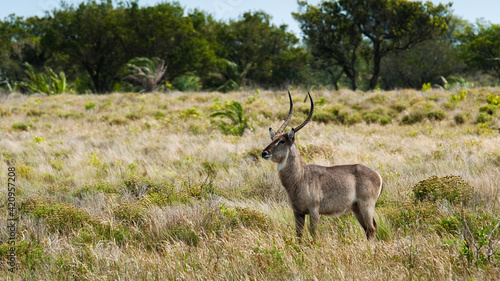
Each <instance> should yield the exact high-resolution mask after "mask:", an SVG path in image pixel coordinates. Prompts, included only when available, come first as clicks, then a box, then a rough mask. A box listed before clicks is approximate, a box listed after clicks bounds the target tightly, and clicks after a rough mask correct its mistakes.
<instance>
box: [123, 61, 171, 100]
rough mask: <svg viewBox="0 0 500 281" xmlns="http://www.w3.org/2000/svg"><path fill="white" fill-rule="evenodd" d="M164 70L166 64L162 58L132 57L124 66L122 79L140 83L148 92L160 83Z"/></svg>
mask: <svg viewBox="0 0 500 281" xmlns="http://www.w3.org/2000/svg"><path fill="white" fill-rule="evenodd" d="M166 71H167V66H166V65H165V61H164V60H162V59H159V58H153V59H149V58H133V59H131V60H130V61H129V62H128V63H127V65H126V66H125V70H124V73H123V75H124V77H123V79H124V80H133V81H135V82H138V83H140V84H141V85H142V87H143V88H144V91H145V92H147V93H149V92H152V91H153V90H154V89H155V88H156V87H157V86H158V85H159V84H160V82H161V81H162V79H163V76H164V75H165V72H166Z"/></svg>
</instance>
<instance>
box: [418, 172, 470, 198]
mask: <svg viewBox="0 0 500 281" xmlns="http://www.w3.org/2000/svg"><path fill="white" fill-rule="evenodd" d="M412 189H413V195H414V196H415V199H416V200H418V201H421V202H423V201H431V202H436V201H438V200H447V201H449V202H450V203H452V204H455V205H458V204H460V203H463V204H467V203H468V202H469V201H470V200H471V199H472V195H473V193H474V187H472V186H471V185H469V183H468V182H466V181H464V180H463V179H462V178H461V177H460V176H453V175H450V176H445V177H441V178H438V177H437V176H432V177H430V178H428V179H426V180H423V181H420V182H419V183H417V184H416V185H415V186H413V188H412Z"/></svg>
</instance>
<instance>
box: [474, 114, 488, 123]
mask: <svg viewBox="0 0 500 281" xmlns="http://www.w3.org/2000/svg"><path fill="white" fill-rule="evenodd" d="M490 120H491V115H489V114H488V113H486V112H479V114H478V115H477V116H476V123H487V122H489V121H490Z"/></svg>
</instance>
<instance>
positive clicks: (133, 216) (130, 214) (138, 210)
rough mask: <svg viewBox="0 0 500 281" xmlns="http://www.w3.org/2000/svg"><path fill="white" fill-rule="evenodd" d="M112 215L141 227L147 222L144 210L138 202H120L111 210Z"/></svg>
mask: <svg viewBox="0 0 500 281" xmlns="http://www.w3.org/2000/svg"><path fill="white" fill-rule="evenodd" d="M113 215H114V216H115V218H116V219H118V220H120V221H122V222H124V223H125V224H128V225H134V226H136V227H140V228H142V227H145V226H146V224H147V217H146V211H145V209H144V206H143V205H142V204H140V203H125V204H120V205H118V206H117V207H116V208H115V209H114V210H113Z"/></svg>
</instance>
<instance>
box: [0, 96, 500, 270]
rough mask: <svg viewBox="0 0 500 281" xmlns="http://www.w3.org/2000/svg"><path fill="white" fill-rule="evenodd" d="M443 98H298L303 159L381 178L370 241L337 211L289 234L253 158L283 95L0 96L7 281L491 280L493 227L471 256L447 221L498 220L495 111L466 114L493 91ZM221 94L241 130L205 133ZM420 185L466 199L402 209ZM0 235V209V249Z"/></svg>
mask: <svg viewBox="0 0 500 281" xmlns="http://www.w3.org/2000/svg"><path fill="white" fill-rule="evenodd" d="M457 93H458V90H456V91H453V92H445V91H427V92H419V91H411V90H400V91H392V92H376V93H362V92H351V91H346V90H342V91H339V92H329V91H317V92H315V93H313V95H314V99H315V100H316V101H319V102H318V104H317V105H316V108H317V113H318V119H316V120H315V121H314V122H311V123H310V124H309V125H308V126H306V127H305V128H304V129H303V130H301V132H300V133H299V134H298V136H297V137H298V140H297V143H298V145H299V149H300V150H301V152H302V156H303V158H304V159H305V160H306V161H307V162H309V163H316V164H321V165H335V164H345V163H362V164H365V165H367V166H369V167H371V168H373V169H374V170H376V171H378V172H380V174H381V175H382V177H383V178H384V181H385V183H384V191H383V194H382V196H381V198H380V199H379V202H378V206H377V207H376V211H377V218H378V222H379V229H378V233H377V237H378V239H377V241H376V242H372V243H369V242H366V241H365V238H364V232H363V230H362V228H361V227H360V226H359V224H358V223H357V222H356V220H355V219H354V218H353V216H352V215H346V216H342V217H340V218H328V217H322V218H321V220H320V221H321V223H320V226H319V239H318V240H317V241H316V242H311V241H309V238H306V239H305V241H302V242H299V241H297V239H296V238H295V236H294V233H295V231H294V222H293V215H292V213H291V210H290V208H289V207H288V203H287V198H286V194H285V193H284V191H283V189H282V187H281V185H280V183H279V180H278V177H277V172H276V167H275V165H274V164H272V163H270V162H267V161H263V160H261V159H260V151H261V149H262V148H264V147H265V146H266V145H267V143H268V141H269V135H268V127H269V126H272V127H274V128H275V127H277V126H279V124H280V123H281V119H280V118H283V116H284V114H286V111H287V99H286V95H285V94H284V93H274V92H262V93H255V92H238V93H230V94H218V93H191V94H183V93H169V94H144V95H141V94H133V93H127V94H111V95H102V96H98V95H84V96H75V95H59V96H51V97H46V96H29V97H28V96H23V95H19V94H11V95H8V96H6V95H4V96H0V100H1V107H0V153H1V154H0V171H4V172H3V174H4V178H6V174H7V168H8V167H11V166H13V167H16V171H17V188H18V193H17V197H16V200H17V201H16V202H17V203H18V207H19V214H20V217H21V219H20V221H19V224H18V227H19V228H18V234H17V237H18V241H17V245H18V246H17V260H18V272H17V273H16V275H10V277H9V278H10V279H28V280H60V279H63V280H73V279H77V280H101V279H103V280H108V279H113V280H115V279H123V280H167V279H180V280H196V279H202V280H221V279H229V280H245V279H250V280H266V279H271V280H274V279H278V280H291V279H293V280H316V279H317V280H325V279H327V280H344V279H347V280H363V279H364V280H367V279H369V280H382V279H384V280H387V279H390V280H401V279H420V278H423V279H432V280H450V279H452V280H455V279H467V278H471V279H480V280H486V279H492V278H493V279H494V277H493V276H500V252H499V248H500V245H499V243H500V242H499V239H500V230H498V229H497V230H496V231H495V232H493V233H492V235H491V237H492V238H491V241H489V242H490V243H491V244H493V243H496V244H494V245H493V249H495V250H496V252H494V253H493V254H492V255H491V256H490V258H489V259H487V258H485V257H486V256H487V255H488V253H487V252H486V248H485V247H483V248H482V249H481V253H483V254H482V256H481V255H480V256H477V255H476V254H477V251H475V247H474V246H473V245H472V244H471V243H472V240H471V237H469V236H470V235H469V236H467V231H466V226H465V224H464V223H463V221H464V219H465V221H467V227H469V228H470V229H471V232H474V233H473V234H474V235H475V236H474V238H475V240H474V242H477V240H478V239H479V238H480V237H483V236H484V235H483V236H481V235H482V234H481V233H483V234H484V233H486V234H489V233H490V232H491V230H492V229H493V227H494V225H495V223H496V222H498V220H499V219H500V215H499V213H500V207H499V206H500V191H499V186H498V183H499V182H500V172H499V170H500V149H499V148H500V136H499V134H498V130H493V129H492V126H493V125H495V122H496V120H497V119H498V117H499V111H500V110H496V112H492V114H491V115H490V117H489V118H490V119H488V120H487V122H486V123H478V122H477V120H476V116H478V115H479V114H480V111H479V110H480V107H481V106H484V105H485V104H486V103H487V97H488V95H489V94H493V95H497V96H498V95H499V94H500V89H498V88H480V89H473V90H469V91H468V92H467V97H466V99H465V100H460V101H456V102H451V101H450V99H451V95H453V94H457ZM293 94H294V101H295V104H296V108H297V110H296V117H294V118H293V119H292V126H293V124H297V123H298V122H301V121H302V119H303V118H305V116H306V114H307V105H306V104H305V103H302V100H303V97H304V95H305V93H303V92H295V93H293ZM221 100H236V101H238V102H240V103H241V104H242V105H243V106H244V108H245V109H246V114H247V116H248V117H249V123H250V125H251V126H253V130H251V131H247V132H245V134H244V135H243V136H241V137H239V136H227V135H223V134H222V133H220V132H219V131H218V130H217V129H216V127H214V126H212V125H211V122H210V119H209V118H208V116H209V115H210V113H211V112H212V110H213V109H214V108H215V104H217V102H219V103H220V101H221ZM443 113H444V114H443ZM457 115H461V119H460V120H459V121H460V122H458V121H457V117H455V116H457ZM383 118H385V119H383ZM415 118H416V119H415ZM383 120H385V121H383ZM405 120H406V121H405ZM408 120H411V122H409V121H408ZM462 121H463V122H462ZM14 124H17V125H14ZM23 124H24V125H23ZM433 175H436V176H437V177H443V176H446V175H455V176H460V177H461V178H462V179H463V180H464V181H465V182H468V183H469V184H470V185H471V186H472V187H474V194H473V198H472V199H471V202H472V203H468V204H466V205H462V206H460V204H458V205H457V204H455V203H456V202H453V204H452V203H450V202H448V201H446V200H445V199H442V200H439V198H437V199H436V198H435V197H433V201H432V202H431V201H424V202H420V201H418V200H415V197H414V195H413V190H412V187H413V186H415V185H416V184H417V183H418V182H420V181H422V180H425V179H428V178H430V177H432V176H433ZM3 182H5V181H3ZM447 192H448V193H447V194H450V192H451V193H452V192H453V190H452V191H447ZM0 194H1V196H2V198H7V192H6V189H5V188H2V189H1V192H0ZM0 205H1V206H6V202H5V200H4V201H3V202H2V203H0ZM4 209H5V207H4ZM481 231H482V232H481ZM488 231H490V232H488ZM7 237H8V235H7V227H6V212H1V214H0V239H1V241H0V252H2V255H4V253H6V251H7V244H6V241H7ZM478 237H479V238H478ZM464 239H465V240H467V241H468V243H469V244H465V243H464ZM467 245H468V246H469V249H470V251H472V252H473V254H474V255H470V254H468V252H467ZM470 251H469V252H470ZM0 265H1V268H2V272H6V271H5V270H4V269H6V268H7V265H6V263H5V260H1V261H0ZM2 274H3V273H2ZM4 276H7V275H4Z"/></svg>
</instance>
